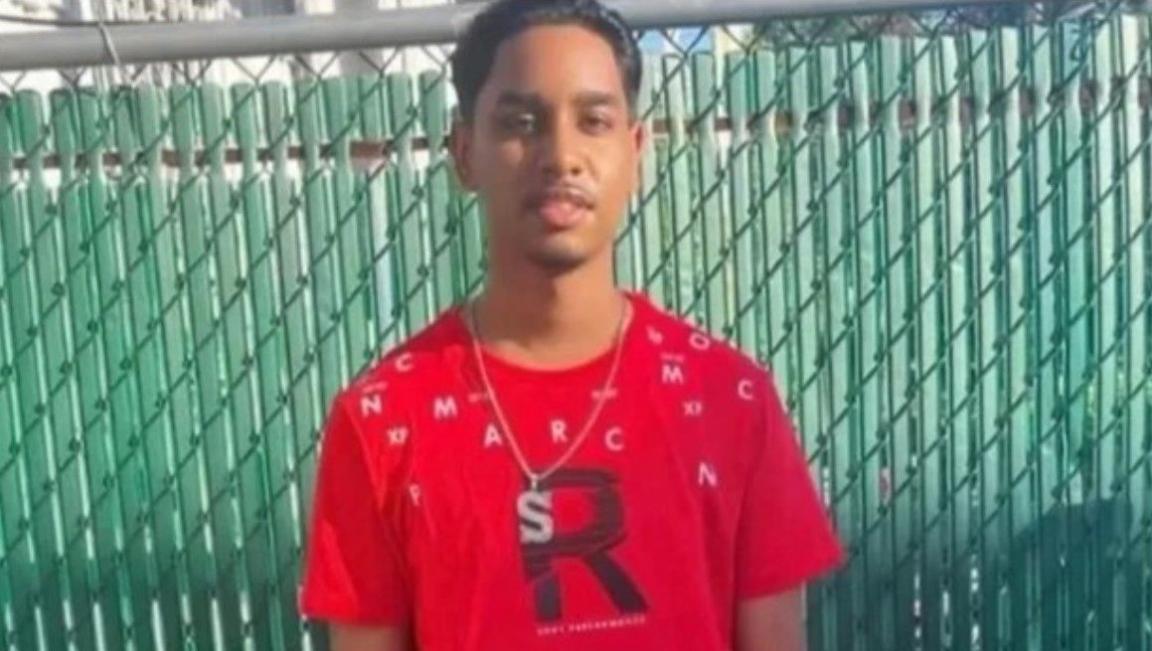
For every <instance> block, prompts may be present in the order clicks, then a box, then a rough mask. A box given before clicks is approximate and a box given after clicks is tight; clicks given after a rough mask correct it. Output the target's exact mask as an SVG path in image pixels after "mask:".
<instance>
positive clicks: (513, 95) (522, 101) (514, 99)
mask: <svg viewBox="0 0 1152 651" xmlns="http://www.w3.org/2000/svg"><path fill="white" fill-rule="evenodd" d="M543 104H544V101H543V100H542V99H541V98H540V96H539V95H537V94H536V93H520V92H517V91H514V90H506V91H504V92H502V93H500V96H499V97H497V98H496V106H515V107H520V106H527V107H533V108H535V107H539V106H542V105H543Z"/></svg>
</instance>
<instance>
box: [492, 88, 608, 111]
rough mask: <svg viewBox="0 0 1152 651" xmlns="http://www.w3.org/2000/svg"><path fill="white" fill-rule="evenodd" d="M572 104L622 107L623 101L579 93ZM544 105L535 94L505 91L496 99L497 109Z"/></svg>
mask: <svg viewBox="0 0 1152 651" xmlns="http://www.w3.org/2000/svg"><path fill="white" fill-rule="evenodd" d="M572 102H573V103H574V104H576V105H577V106H579V107H580V108H593V107H597V106H622V105H623V101H622V100H621V98H620V97H619V96H618V95H616V94H614V93H609V92H605V91H599V90H585V91H580V92H579V93H576V96H575V97H573V98H572ZM544 105H545V102H544V99H543V98H542V97H540V95H539V94H537V93H522V92H518V91H514V90H506V91H503V92H501V93H500V95H499V96H498V97H497V98H496V106H497V107H515V108H520V107H527V108H535V109H539V108H543V107H544Z"/></svg>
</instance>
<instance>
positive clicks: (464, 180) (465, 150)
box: [448, 118, 476, 192]
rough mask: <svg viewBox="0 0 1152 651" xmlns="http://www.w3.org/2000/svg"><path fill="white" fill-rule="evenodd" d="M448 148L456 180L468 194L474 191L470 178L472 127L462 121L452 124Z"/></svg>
mask: <svg viewBox="0 0 1152 651" xmlns="http://www.w3.org/2000/svg"><path fill="white" fill-rule="evenodd" d="M448 147H449V149H451V151H452V164H453V168H454V169H455V170H456V180H457V181H458V182H459V183H460V186H461V187H463V188H464V189H465V190H468V191H469V192H473V191H475V190H476V186H475V182H474V181H473V178H472V162H471V161H472V156H471V153H472V125H471V124H470V123H469V122H467V121H466V120H464V119H461V118H457V119H456V120H454V121H453V122H452V133H450V134H449V135H448Z"/></svg>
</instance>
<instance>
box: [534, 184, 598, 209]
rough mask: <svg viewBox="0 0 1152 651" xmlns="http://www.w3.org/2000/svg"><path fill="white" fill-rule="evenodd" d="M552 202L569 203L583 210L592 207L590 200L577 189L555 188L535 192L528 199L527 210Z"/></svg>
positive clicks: (583, 192)
mask: <svg viewBox="0 0 1152 651" xmlns="http://www.w3.org/2000/svg"><path fill="white" fill-rule="evenodd" d="M554 201H563V202H567V203H571V204H573V205H574V206H576V207H577V208H582V209H584V210H590V209H591V208H592V206H593V202H592V198H591V197H590V196H588V193H587V192H585V191H584V190H582V189H579V188H557V189H549V190H544V191H543V192H536V193H533V194H532V195H531V196H529V197H528V201H527V204H528V207H529V208H531V209H533V210H535V209H538V208H540V207H541V206H543V205H544V204H546V203H551V202H554Z"/></svg>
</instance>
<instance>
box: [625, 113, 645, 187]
mask: <svg viewBox="0 0 1152 651" xmlns="http://www.w3.org/2000/svg"><path fill="white" fill-rule="evenodd" d="M629 129H630V130H631V132H632V133H631V134H630V137H631V140H632V147H633V148H634V149H633V151H635V153H636V183H635V185H636V188H635V189H639V187H640V179H642V178H644V147H645V146H646V145H647V144H648V129H647V128H646V127H645V126H644V121H643V120H641V119H639V118H637V119H636V120H634V121H633V122H632V124H631V126H630V127H629Z"/></svg>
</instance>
